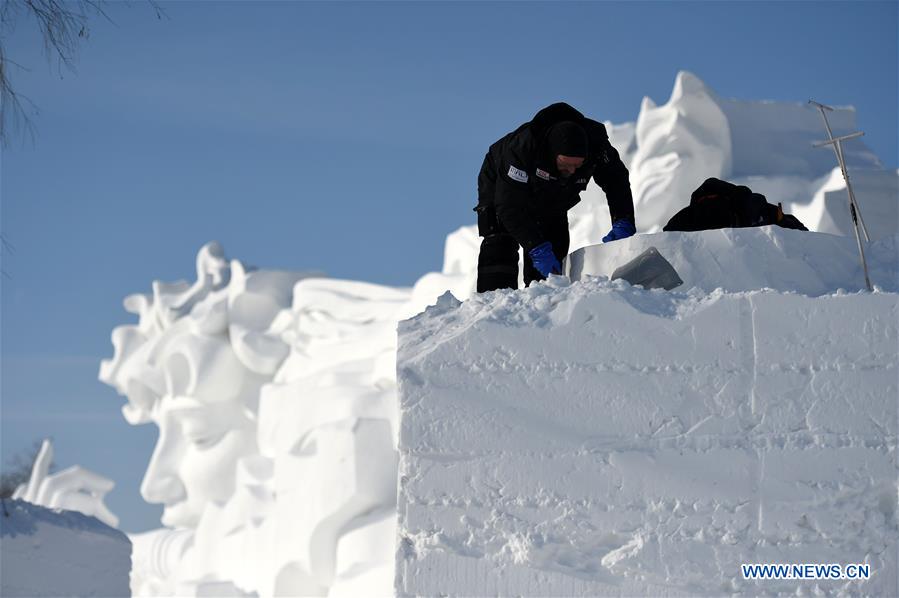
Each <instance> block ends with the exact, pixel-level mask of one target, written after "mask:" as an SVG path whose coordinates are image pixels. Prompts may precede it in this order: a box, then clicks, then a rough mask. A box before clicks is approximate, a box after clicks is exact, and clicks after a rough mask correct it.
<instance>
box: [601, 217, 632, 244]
mask: <svg viewBox="0 0 899 598" xmlns="http://www.w3.org/2000/svg"><path fill="white" fill-rule="evenodd" d="M636 232H637V227H635V226H634V223H633V222H631V221H630V220H625V219H622V220H616V221H615V222H613V223H612V230H610V231H609V234H607V235H606V236H605V237H603V238H602V242H603V243H608V242H609V241H617V240H618V239H626V238H627V237H630V236H632V235H633V234H634V233H636Z"/></svg>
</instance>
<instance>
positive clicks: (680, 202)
mask: <svg viewBox="0 0 899 598" xmlns="http://www.w3.org/2000/svg"><path fill="white" fill-rule="evenodd" d="M584 109H585V111H586V112H588V113H589V112H590V109H589V107H584ZM833 116H834V123H835V129H836V130H837V131H836V132H839V131H840V130H842V129H843V128H845V129H854V123H853V120H854V113H853V112H852V110H851V109H841V110H838V111H836V113H835V114H834V115H833ZM815 118H817V115H816V114H815V113H814V112H813V111H810V110H808V109H807V108H806V107H804V106H802V105H799V104H786V103H770V102H740V101H736V100H726V99H721V98H719V97H718V96H717V95H715V94H714V92H712V91H711V90H709V89H708V88H707V87H706V86H705V85H704V84H703V83H702V82H701V81H700V80H699V79H698V78H697V77H695V76H694V75H691V74H689V73H680V74H678V77H677V80H676V82H675V88H674V91H673V93H672V96H671V98H670V99H669V101H668V102H667V103H666V104H664V105H661V106H657V105H656V104H654V103H652V102H651V100H648V99H647V100H646V101H644V104H643V107H642V109H641V111H640V115H639V117H638V119H637V121H636V122H634V123H624V124H620V125H613V124H612V123H607V129H608V131H609V134H610V138H611V140H612V143H613V144H614V145H615V146H616V148H617V149H618V150H619V152H620V153H621V155H622V159H623V160H624V162H625V164H626V165H628V167H629V168H630V170H631V180H632V185H633V187H634V190H635V199H636V200H637V211H638V212H637V223H638V227H639V228H640V231H641V232H647V231H653V230H658V229H660V228H661V226H662V225H664V224H665V222H666V221H667V219H668V218H669V217H670V216H671V215H673V214H674V213H675V212H676V211H677V210H679V209H680V208H681V207H683V206H684V205H686V203H687V201H688V199H689V193H690V191H692V189H694V188H695V187H696V186H698V184H699V183H701V182H702V180H704V179H705V178H707V177H708V176H720V177H725V178H728V179H729V180H732V181H734V182H737V183H741V184H747V185H749V186H750V187H752V188H753V189H755V190H757V191H759V192H761V193H765V194H766V195H768V197H769V199H770V200H771V201H774V202H776V201H782V202H784V207H785V209H786V210H787V211H788V212H790V211H792V212H793V213H795V214H796V215H797V216H798V217H799V218H800V219H801V220H803V222H805V223H806V224H807V225H808V226H809V227H810V228H811V229H812V230H819V231H823V232H832V233H839V234H845V232H846V231H849V228H848V227H846V228H841V227H843V225H844V223H846V222H848V215H844V212H845V202H844V200H843V199H842V198H841V197H839V193H840V192H841V190H842V187H841V184H840V182H839V180H838V179H833V180H831V178H830V177H831V174H832V173H833V172H834V167H835V164H833V163H832V162H831V160H832V153H828V152H827V151H824V150H815V149H812V148H811V147H810V144H811V142H812V141H815V140H818V139H820V138H821V135H822V133H823V131H821V130H820V128H819V127H820V125H818V124H817V122H816V121H815V120H814V119H815ZM847 151H848V153H849V163H850V167H851V168H853V169H855V170H853V171H852V175H853V177H854V180H855V181H856V183H855V184H856V187H857V188H858V196H859V202H860V203H861V206H862V210H863V212H864V214H865V216H866V220H867V222H868V224H869V227H870V228H872V237H873V238H874V239H877V238H883V237H889V236H890V235H892V234H895V232H896V230H897V228H899V223H897V220H899V218H897V217H896V216H895V213H896V212H895V210H896V203H897V202H896V201H895V197H896V184H897V183H896V182H897V180H899V178H897V176H896V173H895V172H894V171H884V170H883V169H882V168H880V166H879V164H878V163H877V161H876V159H874V158H873V156H871V155H870V152H868V151H867V150H866V149H865V148H864V145H863V144H862V143H861V142H860V141H853V142H851V146H850V145H849V144H847ZM475 174H476V173H472V184H474V182H475V181H474V179H475ZM836 176H837V177H839V173H838V172H837V175H836ZM865 177H869V178H868V179H866V178H865ZM866 180H870V181H871V184H870V185H868V187H867V190H866V188H865V181H866ZM803 210H804V211H803ZM891 210H892V212H891ZM869 214H870V216H869ZM890 214H893V215H894V216H893V217H890ZM570 222H571V231H572V232H571V239H572V242H571V249H572V250H577V249H579V248H583V247H587V246H590V245H596V244H599V242H600V238H601V237H602V235H604V234H605V233H606V232H607V231H608V228H609V226H610V222H609V216H608V209H607V207H606V202H605V200H604V198H603V197H602V192H601V190H599V189H598V188H596V187H595V186H593V185H592V184H591V186H590V187H589V188H588V190H587V191H586V192H585V194H584V201H582V202H581V203H580V204H579V205H578V206H576V208H575V209H574V210H573V211H572V212H571V214H570ZM872 224H873V226H872ZM735 238H736V237H735ZM724 241H727V239H724ZM724 241H722V243H724V244H723V246H722V247H724V249H726V248H727V246H728V245H727V243H726V242H724ZM774 242H775V244H776V243H777V241H776V240H775V241H774ZM884 243H885V244H884V245H882V247H883V248H884V249H883V250H884V251H887V250H889V248H890V247H894V246H895V241H892V243H893V245H892V246H890V245H889V243H890V241H889V240H888V239H887V240H886V241H885V242H884ZM478 246H479V238H478V235H477V229H476V228H475V227H473V226H467V227H463V228H460V229H458V230H457V231H455V232H454V233H452V234H450V235H449V236H448V237H447V239H446V246H445V259H444V265H443V269H442V271H441V272H432V273H428V274H425V275H424V276H422V277H421V278H420V279H419V280H418V281H417V282H416V283H415V285H414V286H413V288H412V289H395V288H389V287H384V286H379V285H374V284H367V283H357V282H352V281H338V280H328V279H323V278H312V277H308V276H304V275H301V274H295V273H287V272H268V271H255V270H251V269H248V268H244V267H243V266H242V265H241V264H240V262H238V261H230V262H229V261H228V260H227V259H226V258H225V255H224V251H223V250H222V248H221V247H220V246H219V245H217V244H215V243H211V244H209V245H207V246H205V247H204V248H203V249H202V250H201V251H200V254H199V255H198V258H197V279H196V282H194V283H190V284H189V283H184V282H182V283H175V284H165V283H158V282H157V283H154V284H153V292H152V294H150V295H134V296H131V297H129V298H128V299H126V302H125V306H126V309H127V310H128V311H129V312H131V313H134V314H136V315H138V317H139V321H138V323H137V324H136V325H133V326H123V327H119V328H117V329H116V330H115V331H114V332H113V345H114V347H115V356H114V357H113V358H112V359H110V360H108V361H106V362H104V363H103V365H102V366H101V371H100V377H101V379H102V380H103V381H105V382H107V383H108V384H111V385H112V386H114V387H115V388H116V389H117V390H118V391H119V392H120V393H121V394H123V395H125V396H127V398H128V402H127V404H126V406H125V407H124V408H123V413H124V414H125V417H126V418H127V419H128V421H129V422H131V423H133V424H141V423H150V422H153V423H155V424H156V425H157V426H159V429H160V439H159V443H158V445H157V447H156V450H155V451H154V454H153V456H152V458H151V461H150V465H149V467H148V470H147V474H146V476H145V480H144V484H143V488H142V492H143V493H144V496H145V497H147V498H148V500H152V501H154V502H161V503H163V504H165V505H166V510H165V515H164V517H163V522H164V524H165V525H167V526H169V527H167V528H164V529H162V530H158V531H155V532H151V533H148V534H141V535H139V536H135V537H134V538H133V541H134V544H135V571H134V576H133V588H134V591H135V594H138V595H140V594H147V595H157V596H163V595H172V594H178V595H196V594H198V593H203V592H205V593H207V594H209V593H213V594H216V595H238V596H239V595H245V594H246V593H256V594H258V595H283V594H310V595H311V594H318V595H323V594H327V595H329V596H338V595H347V596H353V595H361V594H386V593H390V591H391V589H392V580H393V561H392V558H393V551H394V540H395V529H396V521H395V518H394V517H393V516H391V513H392V508H393V505H394V494H395V492H394V487H393V480H394V479H395V471H394V469H393V468H394V464H395V462H396V453H395V443H396V437H397V429H396V378H395V367H396V358H395V354H396V323H397V321H398V320H401V319H404V318H408V317H410V316H412V315H414V314H417V313H419V312H421V311H422V310H423V309H424V308H425V307H426V306H428V305H430V304H433V302H434V299H435V298H436V297H438V296H440V295H441V294H442V293H444V291H446V290H450V291H451V292H452V294H453V295H454V296H455V297H456V298H458V299H466V298H468V297H469V296H470V295H471V294H472V292H473V289H474V284H475V278H476V264H477V253H478ZM616 246H617V247H618V248H619V249H620V248H621V247H622V246H620V245H617V244H613V245H610V246H608V247H606V248H605V249H608V250H609V251H611V253H609V251H606V252H605V254H603V255H601V256H598V254H597V252H596V251H595V250H590V251H588V252H585V253H584V254H583V260H582V265H583V267H584V270H583V272H585V273H588V274H589V273H591V271H590V268H591V267H592V265H594V264H595V265H597V267H599V266H601V267H603V268H605V267H606V266H608V265H618V264H613V263H612V262H614V261H615V260H614V259H612V260H611V261H610V259H611V258H609V256H611V255H612V254H615V255H616V256H618V257H623V254H624V252H621V251H618V249H616ZM791 246H792V245H790V244H789V243H787V244H785V245H784V247H786V248H787V249H789V247H791ZM778 249H780V248H778ZM612 250H614V251H612ZM716 251H718V250H717V249H716ZM616 252H617V253H616ZM600 253H601V252H600ZM688 253H689V252H688V251H685V252H684V255H687V254H688ZM700 253H702V252H700ZM712 253H714V251H713V252H712ZM780 253H781V254H783V253H788V252H787V251H786V250H784V251H781V252H780ZM774 254H778V252H776V251H775V252H774ZM787 257H790V256H789V255H788V256H787ZM607 258H609V259H607ZM616 259H617V258H616ZM794 265H796V264H794ZM796 266H797V267H800V266H802V264H799V265H796ZM803 271H804V270H803ZM760 276H764V275H763V274H760ZM834 279H836V278H834ZM780 282H783V283H784V284H787V285H788V284H789V280H787V279H784V280H781V281H780ZM807 282H808V283H809V284H810V285H813V286H814V285H815V284H818V283H819V282H821V283H822V284H825V285H826V284H829V283H830V282H831V280H825V281H823V282H822V281H816V280H811V279H810V280H809V281H807ZM876 282H877V281H876V280H875V283H876ZM714 283H715V281H714V280H712V279H711V278H709V279H705V280H703V281H702V284H701V285H699V286H702V285H706V284H708V285H714ZM702 288H705V287H702ZM713 288H714V287H713ZM779 288H781V287H779ZM786 288H789V286H787V287H786ZM546 300H547V301H550V299H546ZM513 548H514V547H513ZM622 550H625V549H624V548H622ZM625 552H626V551H625ZM622 556H624V555H623V553H622ZM610 558H611V557H610Z"/></svg>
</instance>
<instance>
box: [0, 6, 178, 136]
mask: <svg viewBox="0 0 899 598" xmlns="http://www.w3.org/2000/svg"><path fill="white" fill-rule="evenodd" d="M148 1H149V3H150V6H152V7H153V10H154V11H155V12H156V18H157V19H162V17H163V16H166V14H165V11H163V10H162V8H161V7H160V6H159V4H158V2H157V0H148ZM105 5H106V0H2V3H0V142H2V144H3V145H4V146H6V145H8V144H9V140H10V138H11V133H10V128H11V127H12V128H15V129H19V128H23V129H24V130H25V131H26V132H27V133H28V134H29V136H30V137H31V138H32V140H33V138H34V125H33V122H32V119H31V115H33V114H36V113H37V107H36V106H35V105H34V103H33V102H32V101H31V100H29V99H28V98H27V97H25V96H23V95H21V94H19V93H17V92H16V91H15V89H14V88H13V85H12V83H11V80H10V73H9V66H10V65H15V66H19V65H17V64H16V63H14V62H12V61H10V60H9V59H8V57H7V56H6V52H5V49H4V47H3V43H2V39H3V35H4V34H6V33H8V32H11V31H12V30H13V29H14V28H15V25H16V24H17V21H18V19H19V15H20V13H21V12H24V15H25V17H26V18H29V17H30V18H34V19H35V21H36V22H37V26H38V29H39V30H40V32H41V37H42V39H43V40H44V53H45V54H46V55H47V59H48V60H50V61H51V62H53V61H54V59H55V61H56V64H57V68H58V69H59V71H60V75H62V71H63V69H66V70H69V71H72V72H74V71H75V61H76V58H77V56H78V49H79V47H80V44H81V42H82V41H83V40H86V39H88V38H89V37H90V28H89V26H88V23H89V20H90V18H91V17H92V16H99V17H102V18H104V19H106V20H107V21H109V22H110V23H112V22H113V20H112V19H111V18H110V17H109V15H108V14H107V13H106V10H105ZM20 68H21V67H20Z"/></svg>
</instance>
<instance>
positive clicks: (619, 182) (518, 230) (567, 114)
mask: <svg viewBox="0 0 899 598" xmlns="http://www.w3.org/2000/svg"><path fill="white" fill-rule="evenodd" d="M562 121H573V122H576V123H578V124H579V125H581V127H583V129H584V130H585V131H586V132H587V137H588V145H589V148H588V155H587V159H586V160H585V161H584V164H583V166H581V167H580V168H579V169H578V170H577V171H575V173H574V174H573V175H571V176H570V177H569V178H567V179H566V178H562V177H560V176H559V173H558V171H557V170H556V163H555V156H551V155H549V154H550V152H549V150H548V149H547V147H546V143H545V138H546V132H547V130H548V129H549V128H550V127H551V126H552V125H554V124H556V123H558V122H562ZM591 176H592V177H593V180H594V181H596V184H597V185H599V186H600V187H601V188H602V190H603V191H604V192H605V194H606V198H607V199H608V202H609V211H610V212H611V215H612V221H613V222H614V221H616V220H620V219H628V220H630V221H631V222H633V221H634V200H633V196H632V195H631V186H630V180H629V178H628V171H627V168H626V167H625V166H624V164H623V163H622V162H621V158H620V156H619V155H618V152H617V151H616V150H615V148H614V147H612V144H611V143H609V136H608V134H607V133H606V128H605V126H603V124H602V123H599V122H596V121H595V120H591V119H589V118H586V117H585V116H584V115H583V114H581V113H580V112H578V111H577V110H575V109H574V108H572V107H571V106H569V105H568V104H565V103H562V102H560V103H557V104H552V105H551V106H547V107H546V108H544V109H542V110H540V112H538V113H537V114H536V115H535V116H534V118H533V120H531V121H530V122H527V123H525V124H523V125H521V126H520V127H518V128H517V129H515V130H514V131H512V132H511V133H509V134H508V135H506V136H505V137H503V138H502V139H500V140H499V141H497V142H496V143H494V144H493V145H491V146H490V149H489V151H488V152H487V156H486V157H485V158H484V165H483V167H482V168H481V173H480V175H479V176H478V207H477V208H475V209H476V210H478V211H479V212H481V211H482V210H486V209H489V208H493V209H495V211H496V216H497V218H498V219H499V221H500V222H501V223H502V225H503V227H505V229H506V230H507V231H508V232H509V233H510V234H511V235H512V236H513V237H514V238H515V240H516V241H518V243H519V244H520V245H521V246H522V247H524V248H525V250H527V251H530V250H531V249H533V248H534V247H536V246H537V245H540V244H541V243H543V242H544V241H545V240H546V237H545V235H544V233H543V231H542V230H541V227H540V221H541V220H542V219H544V218H549V217H551V215H552V214H558V213H564V212H565V211H567V210H569V209H571V208H572V207H574V206H575V205H576V204H577V203H578V202H579V201H580V195H579V194H580V192H581V191H583V190H584V189H586V187H587V181H588V180H589V179H590V177H591Z"/></svg>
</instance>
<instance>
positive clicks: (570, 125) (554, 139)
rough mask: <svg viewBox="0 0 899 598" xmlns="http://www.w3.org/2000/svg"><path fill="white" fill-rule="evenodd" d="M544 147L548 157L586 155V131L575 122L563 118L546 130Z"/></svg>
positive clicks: (582, 156) (578, 156)
mask: <svg viewBox="0 0 899 598" xmlns="http://www.w3.org/2000/svg"><path fill="white" fill-rule="evenodd" d="M546 147H547V149H548V150H549V153H550V157H552V158H553V159H555V157H556V156H558V155H562V156H570V157H572V158H586V157H587V133H586V131H584V129H583V128H581V126H580V125H578V124H577V123H575V122H572V121H570V120H565V121H562V122H560V123H556V124H554V125H553V126H551V127H550V128H549V130H548V131H547V132H546Z"/></svg>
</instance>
